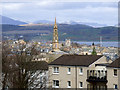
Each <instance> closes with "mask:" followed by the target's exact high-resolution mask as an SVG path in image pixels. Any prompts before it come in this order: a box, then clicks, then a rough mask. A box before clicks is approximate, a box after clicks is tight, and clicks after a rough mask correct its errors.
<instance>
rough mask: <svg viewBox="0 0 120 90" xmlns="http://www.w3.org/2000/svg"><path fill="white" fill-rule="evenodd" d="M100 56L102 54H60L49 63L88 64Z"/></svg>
mask: <svg viewBox="0 0 120 90" xmlns="http://www.w3.org/2000/svg"><path fill="white" fill-rule="evenodd" d="M101 57H102V55H62V56H60V57H59V58H57V59H56V60H54V61H53V62H51V63H50V64H49V65H63V66H89V65H90V64H92V63H94V62H95V61H97V60H98V59H99V58H101Z"/></svg>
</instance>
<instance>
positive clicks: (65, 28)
mask: <svg viewBox="0 0 120 90" xmlns="http://www.w3.org/2000/svg"><path fill="white" fill-rule="evenodd" d="M30 30H31V32H32V33H31V34H28V33H27V34H26V32H30ZM2 31H3V35H10V34H11V33H7V32H12V31H14V32H15V33H16V34H19V32H18V31H24V32H25V33H24V32H23V33H22V34H23V35H24V36H25V37H26V38H27V39H29V40H31V39H38V40H40V39H45V40H52V35H53V25H38V26H18V25H3V26H2ZM38 31H41V32H39V33H38ZM48 32H49V33H48ZM15 33H14V34H15ZM58 33H59V40H62V41H63V40H65V39H66V38H69V39H71V40H73V41H98V40H99V38H100V36H102V37H103V40H104V41H115V40H116V41H117V40H118V28H117V27H113V26H107V27H99V28H94V27H91V26H88V25H82V24H74V25H71V24H58ZM10 36H11V35H10ZM41 37H42V38H41Z"/></svg>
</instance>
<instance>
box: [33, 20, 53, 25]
mask: <svg viewBox="0 0 120 90" xmlns="http://www.w3.org/2000/svg"><path fill="white" fill-rule="evenodd" d="M33 23H34V24H54V21H49V20H38V21H35V22H33Z"/></svg>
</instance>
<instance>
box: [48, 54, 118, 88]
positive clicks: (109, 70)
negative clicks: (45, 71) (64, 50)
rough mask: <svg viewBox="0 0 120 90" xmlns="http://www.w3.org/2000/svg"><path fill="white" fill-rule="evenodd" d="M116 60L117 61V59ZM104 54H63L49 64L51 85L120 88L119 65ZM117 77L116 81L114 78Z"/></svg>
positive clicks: (53, 86) (54, 86)
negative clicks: (107, 58)
mask: <svg viewBox="0 0 120 90" xmlns="http://www.w3.org/2000/svg"><path fill="white" fill-rule="evenodd" d="M115 62H116V61H115ZM115 62H112V63H111V61H108V60H106V57H104V56H102V55H63V56H61V57H59V58H57V59H56V60H55V61H53V62H51V63H50V64H49V75H50V77H49V86H50V87H52V88H71V89H73V88H77V89H78V88H79V89H84V88H86V89H88V90H96V89H97V90H99V89H102V90H104V89H105V90H106V89H107V88H115V89H117V88H119V86H120V85H119V84H120V83H119V82H118V79H119V78H118V77H116V76H114V74H115V75H116V74H117V75H118V73H119V67H114V65H115V64H114V63H115ZM114 78H115V80H114V82H113V79H114Z"/></svg>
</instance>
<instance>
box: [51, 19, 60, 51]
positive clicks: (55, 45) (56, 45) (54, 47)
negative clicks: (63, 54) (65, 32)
mask: <svg viewBox="0 0 120 90" xmlns="http://www.w3.org/2000/svg"><path fill="white" fill-rule="evenodd" d="M52 50H53V51H58V50H59V43H58V30H57V24H56V17H55V24H54V29H53V42H52Z"/></svg>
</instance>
